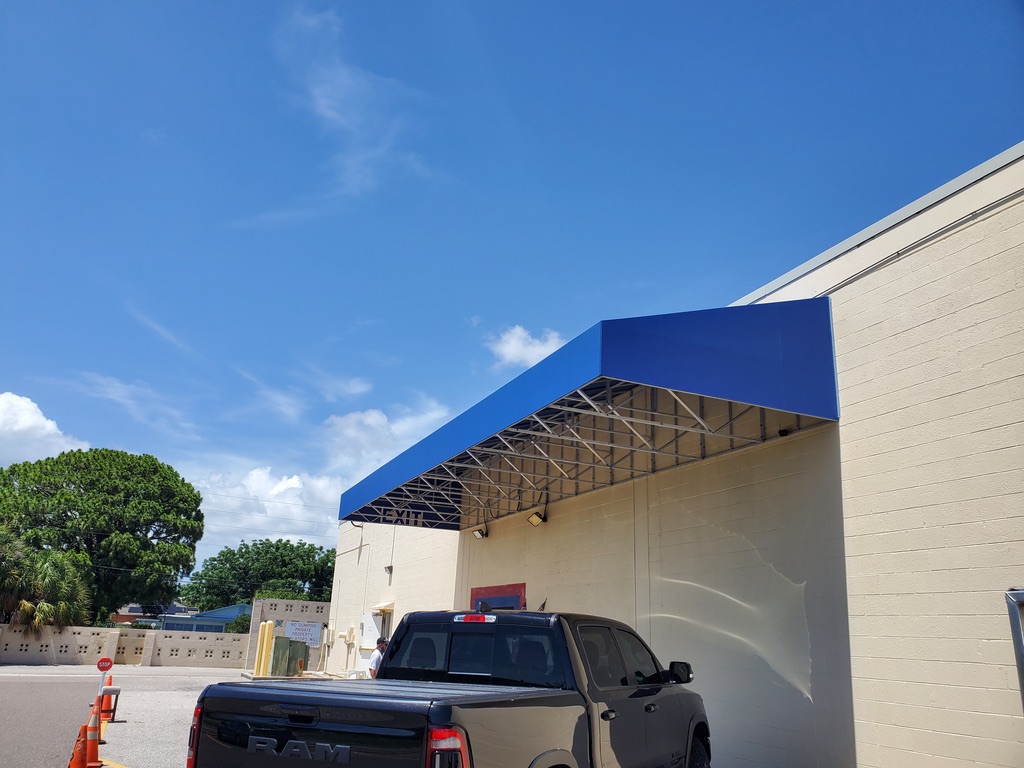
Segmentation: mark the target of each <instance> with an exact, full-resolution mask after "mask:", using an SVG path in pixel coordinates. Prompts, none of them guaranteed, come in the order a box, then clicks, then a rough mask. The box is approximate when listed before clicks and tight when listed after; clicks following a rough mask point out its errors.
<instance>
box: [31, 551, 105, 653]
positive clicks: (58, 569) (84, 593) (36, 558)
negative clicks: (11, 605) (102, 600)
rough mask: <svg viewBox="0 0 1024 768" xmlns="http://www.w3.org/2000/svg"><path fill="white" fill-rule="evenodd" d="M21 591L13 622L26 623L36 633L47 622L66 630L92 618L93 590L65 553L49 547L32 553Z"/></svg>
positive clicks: (40, 630)
mask: <svg viewBox="0 0 1024 768" xmlns="http://www.w3.org/2000/svg"><path fill="white" fill-rule="evenodd" d="M19 592H20V598H21V599H20V600H19V602H18V605H17V609H16V610H15V612H14V616H13V618H12V619H11V623H12V624H24V625H25V628H26V629H27V630H28V631H29V632H31V633H32V634H34V635H39V634H40V633H41V632H42V629H43V627H44V626H46V625H52V626H54V627H56V628H58V629H63V628H64V627H70V626H74V625H78V624H84V623H85V622H86V620H87V618H88V612H89V600H90V596H89V590H88V588H87V587H86V586H85V582H84V581H83V580H82V575H81V574H80V573H79V571H78V568H77V567H76V566H75V564H74V562H73V561H72V560H71V558H69V557H68V556H67V555H66V554H65V553H64V552H58V551H55V550H50V549H45V550H41V551H39V552H33V553H31V554H30V555H28V557H27V558H26V562H25V570H24V572H23V574H22V578H21V580H20V589H19Z"/></svg>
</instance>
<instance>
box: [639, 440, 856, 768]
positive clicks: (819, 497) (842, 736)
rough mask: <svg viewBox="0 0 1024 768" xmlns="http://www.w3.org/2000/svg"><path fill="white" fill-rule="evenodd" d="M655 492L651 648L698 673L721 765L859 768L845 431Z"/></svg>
mask: <svg viewBox="0 0 1024 768" xmlns="http://www.w3.org/2000/svg"><path fill="white" fill-rule="evenodd" d="M646 482H647V485H648V486H649V487H648V492H647V499H648V505H649V510H650V511H649V522H648V543H649V549H650V562H649V564H648V566H647V568H648V573H649V577H648V580H649V583H650V589H649V594H650V613H651V618H650V629H649V635H648V637H649V639H650V642H651V644H652V646H653V647H654V648H655V650H656V651H657V652H658V654H659V656H660V657H661V660H662V662H663V663H667V662H668V661H672V660H682V661H689V662H691V663H692V664H693V665H694V667H695V670H696V679H695V682H694V687H695V688H696V689H697V690H698V691H700V692H701V694H702V695H703V696H704V699H705V705H706V707H707V709H708V715H709V718H710V721H711V725H712V744H713V752H714V758H715V764H716V765H719V766H779V768H782V767H783V766H786V767H792V766H830V767H831V766H834V767H835V768H840V767H842V766H852V765H853V764H854V763H853V760H854V757H853V744H854V736H853V714H852V700H851V693H850V682H849V680H850V668H849V664H850V662H849V644H848V627H847V621H846V610H847V605H846V595H845V593H846V583H845V575H844V564H843V528H842V511H841V510H842V500H841V482H840V475H839V445H838V429H837V427H836V426H835V425H828V426H825V427H818V428H816V429H814V430H811V431H808V432H801V433H797V434H795V435H791V436H789V437H786V438H784V439H782V440H778V441H774V442H773V443H770V444H767V445H764V446H760V447H757V448H750V449H746V450H744V451H741V452H739V453H736V454H734V455H731V456H727V457H723V458H718V459H711V460H708V461H704V462H701V463H698V464H695V465H692V466H690V467H687V468H684V469H683V470H679V471H673V472H666V473H664V474H660V475H655V476H653V477H652V478H650V479H649V480H648V481H646ZM639 514H640V510H639V508H638V515H639Z"/></svg>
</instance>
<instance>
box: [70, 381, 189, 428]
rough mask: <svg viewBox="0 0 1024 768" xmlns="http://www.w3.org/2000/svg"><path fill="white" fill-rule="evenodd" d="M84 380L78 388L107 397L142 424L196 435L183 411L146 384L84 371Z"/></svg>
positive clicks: (100, 396)
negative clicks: (132, 382) (131, 382)
mask: <svg viewBox="0 0 1024 768" xmlns="http://www.w3.org/2000/svg"><path fill="white" fill-rule="evenodd" d="M82 378H83V379H84V380H85V384H84V385H82V386H80V387H79V388H80V389H81V390H82V391H83V392H85V394H87V395H89V396H91V397H95V398H99V399H101V400H108V401H110V402H112V403H114V404H116V405H117V406H119V407H120V408H122V409H123V410H124V411H125V412H126V413H128V415H129V416H131V417H132V418H133V419H134V420H135V421H137V422H139V423H140V424H144V425H146V426H148V427H152V428H154V429H157V430H159V431H161V432H163V433H164V434H167V435H173V436H175V437H180V438H194V437H195V436H196V432H195V425H194V424H191V423H189V422H188V421H187V420H186V419H185V416H184V414H183V413H182V412H181V411H179V410H178V409H176V408H174V407H173V406H171V405H169V404H168V403H167V402H165V400H164V398H163V397H162V396H161V395H160V394H159V393H157V392H155V391H153V390H152V389H150V388H149V387H147V386H146V385H144V384H139V383H134V384H130V383H128V382H125V381H121V380H120V379H117V378H115V377H113V376H104V375H102V374H99V373H84V374H82Z"/></svg>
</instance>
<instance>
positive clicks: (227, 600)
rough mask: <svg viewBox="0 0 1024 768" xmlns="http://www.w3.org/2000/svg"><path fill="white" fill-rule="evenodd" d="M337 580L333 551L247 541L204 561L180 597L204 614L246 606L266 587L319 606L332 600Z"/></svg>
mask: <svg viewBox="0 0 1024 768" xmlns="http://www.w3.org/2000/svg"><path fill="white" fill-rule="evenodd" d="M333 578H334V550H333V549H328V550H324V549H323V547H318V546H316V545H314V544H309V543H307V542H304V541H300V542H291V541H285V540H283V539H277V540H276V541H271V540H270V539H258V540H256V541H254V542H252V543H251V544H248V543H246V542H244V541H243V542H242V543H241V544H240V545H239V546H238V548H237V549H232V548H231V547H225V548H224V549H222V550H221V551H220V552H218V553H217V554H216V555H214V556H213V557H211V558H208V559H207V560H205V561H203V567H202V568H201V569H200V570H198V571H196V572H195V573H193V574H192V577H191V580H190V583H189V584H187V585H186V586H184V587H183V588H182V590H181V597H182V599H183V600H184V601H185V602H186V603H187V604H189V605H194V606H196V607H197V608H199V609H200V610H204V611H208V610H211V609H213V608H222V607H224V606H226V605H235V604H236V603H248V602H250V601H252V599H253V598H254V597H256V596H257V594H258V593H259V592H260V590H261V589H263V588H264V587H266V588H267V589H268V590H281V589H287V590H288V591H289V594H288V596H287V597H286V598H285V599H293V596H294V599H299V598H301V599H306V600H320V599H323V595H324V594H325V593H326V594H327V595H328V596H329V595H330V586H331V580H332V579H333ZM275 596H276V595H275ZM328 599H329V597H328Z"/></svg>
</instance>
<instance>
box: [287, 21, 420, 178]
mask: <svg viewBox="0 0 1024 768" xmlns="http://www.w3.org/2000/svg"><path fill="white" fill-rule="evenodd" d="M341 32H342V23H341V19H340V17H339V16H338V15H337V14H336V13H335V12H334V11H333V10H326V11H323V12H320V13H314V12H309V11H305V10H296V11H295V12H294V13H292V15H291V16H290V17H289V18H288V20H287V21H286V22H285V23H284V24H283V25H282V27H281V29H280V31H279V34H278V36H277V45H276V48H277V53H278V56H279V58H280V59H281V61H282V62H284V64H285V65H286V66H288V67H289V69H290V70H291V71H292V73H293V76H294V77H295V79H296V80H297V82H298V83H299V85H300V87H301V89H302V103H303V104H304V105H305V107H306V108H307V109H309V110H310V112H311V113H312V114H313V115H314V116H315V117H316V119H317V121H318V122H319V124H320V125H321V127H322V128H323V129H324V130H325V131H326V132H327V133H329V134H330V135H332V136H334V137H335V138H336V139H337V141H338V148H337V151H336V153H335V155H334V157H333V158H332V160H331V166H332V168H333V169H334V173H335V192H337V193H338V194H342V195H350V196H354V195H361V194H364V193H366V192H369V191H371V190H373V189H375V188H376V187H377V186H378V184H379V183H380V177H381V175H382V174H383V172H384V171H385V169H387V168H389V167H395V166H402V167H404V168H405V169H406V171H407V172H411V173H413V174H416V175H424V174H426V173H427V170H426V168H425V167H424V165H423V163H422V161H421V160H420V159H419V158H418V157H416V156H415V155H413V154H412V153H410V152H409V151H408V150H405V149H403V148H401V140H402V136H403V127H404V126H403V124H404V121H405V118H404V117H403V112H404V108H403V105H404V104H405V103H406V102H407V101H408V100H409V99H410V97H411V96H412V93H411V92H410V90H409V89H408V88H406V87H405V86H403V85H402V84H401V83H399V82H397V81H395V80H392V79H388V78H384V77H380V76H378V75H375V74H373V73H371V72H367V71H365V70H363V69H360V68H359V67H356V66H353V65H352V64H349V63H348V62H346V61H345V60H344V59H343V58H342V56H341V55H340V53H339V50H338V49H339V43H340V40H341Z"/></svg>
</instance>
